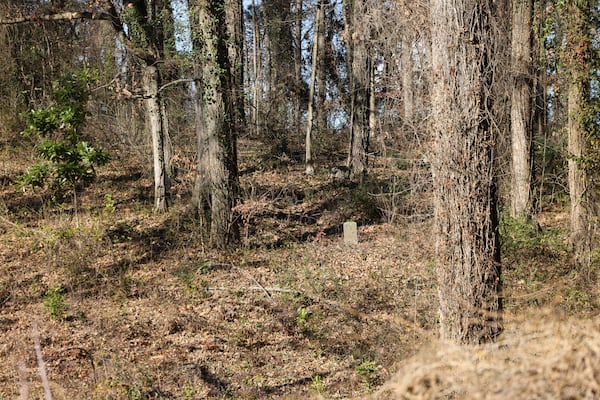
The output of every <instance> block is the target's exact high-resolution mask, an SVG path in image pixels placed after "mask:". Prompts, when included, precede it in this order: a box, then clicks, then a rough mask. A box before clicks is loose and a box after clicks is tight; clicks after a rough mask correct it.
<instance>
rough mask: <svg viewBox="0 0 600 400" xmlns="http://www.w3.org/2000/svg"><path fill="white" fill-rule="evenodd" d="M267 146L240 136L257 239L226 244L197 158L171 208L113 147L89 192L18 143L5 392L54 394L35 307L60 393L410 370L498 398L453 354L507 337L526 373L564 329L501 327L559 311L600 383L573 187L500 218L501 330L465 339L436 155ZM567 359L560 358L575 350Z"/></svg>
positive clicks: (245, 236)
mask: <svg viewBox="0 0 600 400" xmlns="http://www.w3.org/2000/svg"><path fill="white" fill-rule="evenodd" d="M256 151H257V149H256V144H253V143H245V142H244V143H242V144H241V152H240V164H241V168H240V170H241V184H242V192H243V197H244V201H243V203H242V204H240V205H239V206H238V209H237V212H238V216H239V222H240V226H241V239H240V244H239V246H238V247H237V248H235V249H230V250H228V251H214V250H210V249H209V248H208V247H207V246H205V243H204V239H203V237H202V236H201V235H200V234H199V233H198V232H199V231H200V229H199V226H198V222H197V221H196V220H195V219H194V218H193V211H192V210H190V208H189V207H188V206H187V204H188V200H189V196H190V191H191V187H190V186H189V185H188V184H186V182H192V181H193V180H192V179H188V177H186V176H181V177H179V181H178V184H177V185H176V186H175V187H174V191H173V194H172V207H171V208H170V210H169V212H168V213H166V214H164V215H156V214H153V213H152V211H151V209H152V199H151V194H152V182H151V176H150V174H149V172H148V171H146V170H144V169H143V168H142V167H141V166H140V165H137V164H135V163H133V162H132V161H131V160H127V161H125V160H123V159H114V160H113V161H112V162H111V164H110V165H109V166H107V167H105V168H104V169H103V170H102V171H99V177H98V178H99V179H98V183H97V184H95V185H94V186H93V187H91V188H89V189H86V190H85V191H84V192H82V193H80V195H79V196H78V205H77V208H76V209H74V207H73V205H72V204H70V203H68V202H67V203H64V204H62V205H56V204H53V203H52V202H50V201H49V199H48V198H46V197H44V195H43V194H40V193H34V194H31V193H27V194H23V193H20V192H19V191H18V190H17V189H16V188H15V186H14V185H13V182H14V181H15V179H16V176H17V175H18V174H19V173H21V172H22V171H23V168H24V167H23V165H19V164H16V163H14V162H9V161H4V163H3V164H2V166H1V168H2V170H1V171H0V175H1V176H0V182H1V184H2V186H1V193H2V194H1V196H2V197H1V201H0V233H1V236H0V258H1V260H2V264H1V265H2V267H1V268H2V273H1V274H0V360H2V368H0V399H13V398H19V397H20V398H22V399H25V398H43V390H44V388H43V382H42V379H41V378H40V373H39V361H38V359H37V358H36V352H35V346H34V336H35V335H34V334H33V329H34V326H36V327H37V329H38V331H39V335H38V336H39V339H40V347H41V350H42V356H43V361H44V363H45V368H46V370H47V375H48V382H49V388H50V390H51V391H52V393H53V395H54V397H55V398H57V399H204V398H214V399H263V398H273V399H305V398H309V397H314V398H353V397H361V396H371V395H374V396H379V397H381V398H403V397H402V396H403V395H401V394H398V393H400V392H398V391H397V392H394V390H400V391H401V392H402V393H413V394H414V396H412V397H411V396H409V395H407V396H405V397H406V398H423V399H424V398H492V397H486V396H485V393H484V394H483V395H479V394H478V393H480V389H479V388H476V386H469V385H476V384H475V383H473V382H476V381H479V382H480V383H481V382H483V380H482V379H481V376H480V375H478V374H477V371H476V368H475V372H473V371H474V370H473V369H472V368H471V369H469V368H468V367H465V368H466V370H468V371H471V372H472V374H471V375H469V374H467V373H465V375H464V376H463V378H462V381H461V382H462V384H463V386H461V387H458V386H453V384H450V383H448V382H451V383H452V382H456V377H457V371H460V369H459V368H457V367H456V365H463V366H468V365H472V364H469V363H470V362H472V359H475V360H479V361H480V364H479V365H481V366H482V368H484V367H485V366H486V365H488V364H485V362H488V363H489V364H490V365H491V364H494V362H493V361H490V360H492V358H491V357H493V356H494V355H501V357H503V360H505V363H506V364H505V365H506V366H507V367H509V366H514V367H515V368H514V369H515V371H517V372H519V371H520V372H519V374H520V376H525V375H527V371H529V370H532V371H535V370H536V369H535V367H534V366H532V365H537V364H535V363H534V362H533V361H531V360H534V359H535V357H539V354H546V353H544V351H546V350H547V351H551V349H537V350H536V351H534V352H529V353H528V352H527V351H522V347H519V346H517V345H514V346H513V345H512V344H507V342H502V340H512V342H510V343H513V344H514V343H515V341H518V340H521V339H519V338H522V342H527V343H532V342H535V340H534V339H535V337H536V336H535V332H538V333H540V334H542V335H543V336H544V337H550V336H552V333H547V334H546V333H544V332H547V331H546V330H545V329H546V328H545V327H546V326H552V327H555V326H558V325H560V324H565V325H564V326H565V328H560V329H559V328H557V329H558V331H560V332H562V336H560V338H561V339H560V340H563V342H560V343H559V342H552V341H550V340H548V341H540V342H536V343H538V346H548V347H550V346H556V345H559V344H560V345H561V346H562V347H561V348H568V346H567V344H565V343H570V342H569V340H571V339H572V340H574V341H576V340H579V339H578V338H581V337H583V339H581V341H580V342H577V343H584V344H586V346H587V347H585V348H586V349H588V348H589V349H591V351H592V352H595V353H593V354H595V356H596V361H593V358H591V357H590V356H589V355H588V356H587V357H583V356H582V357H579V358H577V357H572V359H573V361H572V362H574V363H584V364H585V366H586V368H584V369H581V371H584V370H585V371H587V372H585V373H588V374H591V375H590V376H589V378H590V379H588V381H589V382H594V379H595V382H596V384H597V383H598V376H599V375H598V374H599V368H598V365H597V364H598V361H597V360H598V358H599V357H598V349H599V346H600V343H599V342H598V337H597V335H596V336H593V335H592V334H591V333H590V334H589V335H587V334H585V333H581V329H584V330H585V329H591V328H594V327H595V328H596V332H597V328H598V316H597V315H598V310H599V307H600V306H599V304H598V297H599V296H598V294H599V293H598V285H597V272H598V265H599V262H600V257H598V258H599V259H598V260H595V262H594V264H593V266H592V268H591V269H590V270H589V271H584V272H581V271H580V272H578V273H575V272H573V269H572V268H571V267H570V262H569V249H568V247H567V245H566V224H567V214H566V211H565V209H564V208H563V207H560V206H556V205H554V206H553V207H548V208H547V209H546V210H544V212H543V213H541V214H540V215H539V216H538V218H537V220H536V222H527V221H517V220H512V219H510V218H507V217H503V218H502V224H501V226H502V231H501V235H502V239H503V272H504V278H503V279H504V280H503V288H504V292H503V296H504V304H505V309H506V317H505V320H506V325H507V333H506V334H505V337H504V339H502V338H501V341H500V342H499V344H498V345H496V346H497V347H496V349H500V348H501V349H502V350H501V351H499V350H498V351H495V350H490V349H491V347H486V348H481V349H479V350H477V351H479V352H477V351H475V350H474V352H472V353H471V352H468V353H467V354H466V355H465V357H466V358H460V357H458V356H457V354H459V353H460V351H458V350H456V349H454V348H453V347H448V346H442V345H440V344H439V343H437V342H436V332H437V289H436V282H435V267H436V266H435V262H434V242H433V239H432V231H431V229H432V223H431V213H432V212H431V206H430V201H429V200H430V199H429V196H430V194H429V191H428V187H427V176H426V175H427V174H426V173H424V172H423V171H424V169H423V166H422V165H413V164H410V163H406V162H399V161H398V160H393V159H391V158H390V159H382V160H378V161H377V164H375V165H374V167H373V169H372V171H371V173H370V177H369V178H368V179H367V180H366V181H365V182H362V183H361V182H352V181H349V180H339V179H335V178H334V177H332V176H331V175H330V173H329V169H328V168H322V169H320V170H318V171H317V174H316V175H315V176H312V177H307V176H305V175H304V174H303V171H304V168H303V166H302V165H301V164H300V163H297V162H295V161H294V160H292V159H289V158H288V159H277V160H276V162H275V163H273V164H269V165H265V164H264V163H263V162H262V161H261V160H262V159H261V158H260V157H259V156H258V154H257V153H256ZM3 152H4V153H5V155H7V154H9V152H10V150H9V149H3ZM3 159H4V160H11V159H14V157H12V158H10V157H6V158H3ZM383 163H385V168H383V167H384V165H383ZM380 164H381V165H380ZM415 174H420V175H418V179H416V178H415V176H417V175H415ZM424 182H425V183H424ZM347 220H354V221H357V222H358V224H359V232H358V234H359V243H358V244H357V245H348V244H344V242H343V239H342V231H341V225H342V223H343V222H345V221H347ZM560 326H563V325H560ZM531 327H533V328H531ZM569 327H580V328H578V329H575V328H573V329H571V328H569ZM581 327H583V328H581ZM521 329H524V330H523V331H522V330H521ZM553 332H554V331H553ZM577 332H580V333H577ZM588 333H589V332H588ZM511 338H512V339H511ZM557 340H558V339H557ZM502 343H505V344H504V345H503V344H502ZM502 346H505V347H502ZM565 346H566V347H565ZM582 351H583V350H582ZM462 354H463V355H464V352H463V353H462ZM548 354H550V353H548ZM578 354H579V353H578ZM432 357H438V358H436V359H435V360H436V361H435V362H434V361H432ZM469 357H470V358H469ZM552 357H554V358H551V357H550V358H551V359H550V358H548V362H552V360H554V362H556V360H563V359H562V358H560V355H555V353H552ZM482 360H483V361H482ZM530 361H531V362H530ZM561 362H562V361H561ZM565 362H566V363H567V364H565V365H563V364H557V368H559V369H558V370H556V369H550V370H551V372H552V374H555V373H556V371H563V369H564V370H568V369H569V364H568V363H569V362H570V361H569V360H567V361H565ZM453 363H455V364H453ZM528 363H529V364H528ZM522 365H530V367H531V368H530V369H529V370H528V369H523V368H524V367H523V368H522V367H521V366H522ZM436 366H439V368H438V369H435V367H436ZM547 366H548V365H547V364H546V367H547ZM455 367H456V368H455ZM546 367H543V368H542V367H540V369H538V371H540V373H542V374H544V373H545V372H544V371H546V372H547V371H550V370H548V369H544V368H546ZM407 368H409V369H407ZM485 368H487V367H485ZM424 369H426V370H427V371H426V373H422V372H423V370H424ZM577 371H579V369H577ZM590 371H591V372H590ZM413 372H414V374H415V375H411V373H413ZM582 373H583V372H582ZM419 374H420V375H419ZM411 376H413V377H414V379H415V381H413V382H409V383H406V380H407V379H409V377H411ZM486 376H488V375H486ZM489 376H492V377H493V376H499V375H493V374H491V375H489ZM548 376H551V374H550V373H549V375H548ZM471 378H473V382H471V381H470V379H471ZM386 382H387V383H386ZM415 382H416V383H415ZM428 382H429V383H428ZM519 382H521V381H519ZM523 382H524V381H523ZM382 385H383V389H380V388H381V387H382ZM398 388H401V389H398ZM436 388H437V389H439V390H438V391H436V390H437V389H436ZM469 388H471V389H472V390H471V389H469ZM590 390H591V391H588V392H586V393H588V394H589V393H591V395H589V396H591V397H589V396H588V398H598V396H599V393H600V390H599V389H598V387H595V388H593V387H592V388H591V389H590ZM411 391H412V392H411ZM394 393H395V394H394ZM469 393H473V395H472V396H471V397H468V396H469ZM548 393H551V392H548ZM552 393H554V392H552ZM565 393H567V394H568V393H571V392H568V391H567V392H565ZM465 395H466V396H467V397H464V396H465ZM382 396H383V397H382ZM385 396H388V397H385ZM419 396H421V397H419ZM456 396H458V397H456ZM594 396H595V397H594ZM497 398H502V397H497ZM504 398H507V397H504ZM540 398H556V397H540ZM565 398H566V397H565Z"/></svg>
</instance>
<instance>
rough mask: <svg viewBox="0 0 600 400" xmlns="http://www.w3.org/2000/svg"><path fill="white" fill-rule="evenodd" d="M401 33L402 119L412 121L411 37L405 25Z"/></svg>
mask: <svg viewBox="0 0 600 400" xmlns="http://www.w3.org/2000/svg"><path fill="white" fill-rule="evenodd" d="M404 29H405V32H404V33H403V34H402V49H401V52H402V53H401V63H402V100H403V102H404V107H403V112H404V121H406V122H412V119H413V112H414V108H415V106H414V104H415V103H414V88H413V61H412V51H413V47H412V37H411V36H410V35H409V32H408V29H407V28H406V27H405V28H404Z"/></svg>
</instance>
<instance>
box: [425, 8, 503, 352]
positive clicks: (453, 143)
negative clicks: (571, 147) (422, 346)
mask: <svg viewBox="0 0 600 400" xmlns="http://www.w3.org/2000/svg"><path fill="white" fill-rule="evenodd" d="M493 7H494V1H493V0H483V1H481V0H463V1H461V2H455V1H451V0H431V17H432V24H433V26H432V49H431V51H432V77H431V82H432V107H433V115H432V121H433V139H434V157H433V159H432V172H433V180H434V182H433V187H434V207H435V235H436V256H437V268H438V287H439V289H438V291H439V297H440V326H441V336H442V338H443V339H446V340H451V341H454V342H458V343H480V342H485V341H488V340H492V339H494V338H495V337H496V336H497V335H498V334H499V332H500V331H501V329H502V321H501V317H500V311H501V308H502V303H501V297H500V253H499V243H498V237H497V216H496V190H495V178H496V176H495V168H494V157H493V154H494V145H495V141H496V137H495V135H494V132H493V130H492V127H491V121H490V118H491V116H490V110H491V99H490V98H489V94H490V90H489V89H490V85H491V82H492V68H493V65H492V59H491V57H492V56H493V52H492V51H493V48H492V46H493V43H494V42H493V40H492V38H491V27H490V24H491V22H492V21H491V20H492V18H493V17H494V12H493Z"/></svg>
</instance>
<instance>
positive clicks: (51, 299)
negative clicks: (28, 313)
mask: <svg viewBox="0 0 600 400" xmlns="http://www.w3.org/2000/svg"><path fill="white" fill-rule="evenodd" d="M44 306H45V307H46V309H47V310H48V313H50V317H52V318H53V319H56V320H60V319H62V317H63V314H64V311H65V309H66V308H67V305H66V303H65V293H64V289H63V288H62V287H56V288H53V289H48V290H47V291H46V294H45V295H44Z"/></svg>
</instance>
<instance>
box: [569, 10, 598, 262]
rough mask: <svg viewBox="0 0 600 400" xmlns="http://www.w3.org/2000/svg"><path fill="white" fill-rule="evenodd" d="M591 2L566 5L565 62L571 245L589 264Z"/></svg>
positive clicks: (575, 256)
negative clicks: (588, 169) (588, 120)
mask: <svg viewBox="0 0 600 400" xmlns="http://www.w3.org/2000/svg"><path fill="white" fill-rule="evenodd" d="M590 3H591V2H590V1H587V0H586V1H574V0H571V1H568V2H567V6H566V8H565V11H566V15H568V18H567V19H566V21H565V30H566V32H567V34H566V45H565V54H564V60H563V61H564V63H565V65H566V68H567V80H568V81H567V112H568V123H567V131H568V148H567V150H568V152H569V158H568V169H569V195H570V198H571V244H572V246H573V260H574V263H575V265H576V266H578V267H586V266H589V264H590V257H591V254H590V253H591V230H590V223H591V218H590V217H591V206H592V203H591V200H590V199H591V198H592V197H591V192H592V191H593V188H592V187H591V185H589V183H588V178H587V174H586V170H585V168H586V166H587V161H586V157H587V156H588V154H587V142H586V128H585V126H584V123H583V120H584V119H585V114H586V107H587V106H588V102H589V94H588V89H587V88H588V86H589V73H590V71H589V68H590V67H589V65H590V64H591V59H592V55H591V54H592V52H593V49H592V43H591V39H590V33H589V32H590V31H591V30H590V21H589V20H588V18H589V17H588V14H589V13H590V10H591V9H592V5H591V4H590Z"/></svg>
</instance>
